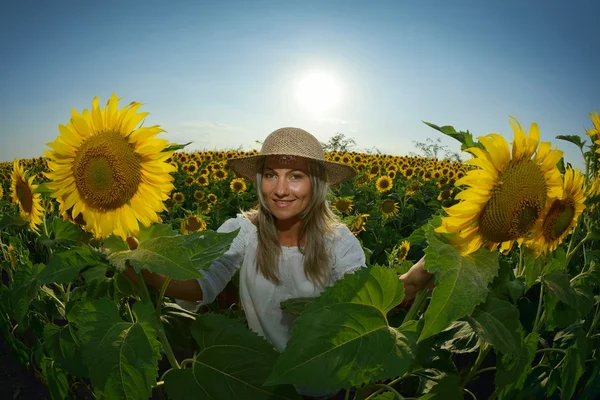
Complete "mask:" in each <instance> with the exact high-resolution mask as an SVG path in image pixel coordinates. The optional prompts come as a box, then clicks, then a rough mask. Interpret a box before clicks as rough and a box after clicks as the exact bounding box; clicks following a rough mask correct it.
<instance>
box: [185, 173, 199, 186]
mask: <svg viewBox="0 0 600 400" xmlns="http://www.w3.org/2000/svg"><path fill="white" fill-rule="evenodd" d="M194 182H196V179H195V178H194V177H193V176H189V175H188V176H186V177H185V180H184V181H183V184H184V185H185V186H192V185H193V184H194Z"/></svg>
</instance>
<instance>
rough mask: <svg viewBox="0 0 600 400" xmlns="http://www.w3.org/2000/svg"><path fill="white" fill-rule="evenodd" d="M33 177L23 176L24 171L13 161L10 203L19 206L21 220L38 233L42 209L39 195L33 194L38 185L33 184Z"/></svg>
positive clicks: (17, 162)
mask: <svg viewBox="0 0 600 400" xmlns="http://www.w3.org/2000/svg"><path fill="white" fill-rule="evenodd" d="M34 178H35V175H33V176H31V177H29V180H28V179H27V177H26V176H25V171H23V168H22V167H21V166H20V165H19V161H17V160H16V159H15V161H14V164H13V172H12V178H11V185H10V190H11V193H12V196H11V197H12V201H13V203H15V204H18V205H19V213H20V215H21V218H23V219H24V220H25V221H28V222H29V228H31V229H32V230H34V231H38V228H37V225H39V224H41V223H42V216H43V207H42V204H41V197H40V194H39V193H35V192H34V190H35V189H37V187H38V185H34V184H33V180H34Z"/></svg>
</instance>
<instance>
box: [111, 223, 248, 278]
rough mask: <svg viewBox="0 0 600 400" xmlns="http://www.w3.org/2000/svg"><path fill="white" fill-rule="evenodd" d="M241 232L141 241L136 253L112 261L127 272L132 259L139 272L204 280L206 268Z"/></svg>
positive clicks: (120, 253)
mask: <svg viewBox="0 0 600 400" xmlns="http://www.w3.org/2000/svg"><path fill="white" fill-rule="evenodd" d="M238 232H239V229H236V230H235V231H233V232H229V233H218V232H212V231H203V232H194V233H192V234H189V235H177V236H159V237H152V238H150V239H147V240H140V245H139V247H138V248H137V249H136V250H131V251H129V250H127V251H118V252H115V253H112V254H110V255H109V260H110V262H111V263H112V264H113V265H115V266H116V268H118V269H119V270H125V268H126V262H127V261H128V260H129V262H130V263H131V265H132V266H133V267H134V268H135V270H136V272H140V271H141V270H142V268H147V269H148V270H150V271H151V272H158V273H159V274H163V275H166V276H170V277H171V278H173V279H179V280H182V279H194V278H201V277H202V276H203V275H202V273H201V272H200V270H202V269H208V268H209V267H210V265H211V263H212V262H213V261H215V260H216V259H218V258H219V257H221V256H222V255H223V253H225V252H226V251H227V250H228V249H229V247H230V246H231V242H233V239H234V238H235V237H236V236H237V234H238Z"/></svg>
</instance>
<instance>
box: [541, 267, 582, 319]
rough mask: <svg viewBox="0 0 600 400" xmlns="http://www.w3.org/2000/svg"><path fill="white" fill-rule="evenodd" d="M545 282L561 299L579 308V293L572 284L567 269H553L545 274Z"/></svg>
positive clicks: (570, 305)
mask: <svg viewBox="0 0 600 400" xmlns="http://www.w3.org/2000/svg"><path fill="white" fill-rule="evenodd" d="M543 282H544V284H545V285H546V286H547V287H548V289H550V292H551V293H553V294H554V295H555V296H556V297H558V299H559V300H560V301H562V302H563V303H565V304H568V305H569V307H571V308H574V309H575V310H577V306H578V304H577V293H576V292H575V290H574V289H573V287H572V286H571V282H570V281H569V276H568V275H567V273H566V271H553V272H551V273H549V274H547V275H544V278H543Z"/></svg>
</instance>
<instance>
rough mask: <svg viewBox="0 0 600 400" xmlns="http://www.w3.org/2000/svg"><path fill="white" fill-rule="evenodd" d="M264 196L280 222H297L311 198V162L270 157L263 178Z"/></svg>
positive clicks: (291, 158)
mask: <svg viewBox="0 0 600 400" xmlns="http://www.w3.org/2000/svg"><path fill="white" fill-rule="evenodd" d="M261 190H262V193H263V196H264V199H265V201H266V202H267V205H268V207H269V210H270V211H271V213H272V214H273V215H274V216H275V218H277V220H278V221H279V222H283V221H285V222H295V221H296V220H300V214H301V213H302V212H303V211H304V210H305V209H306V207H308V205H309V204H310V200H311V197H312V192H311V182H310V177H309V175H308V162H307V160H306V159H305V158H302V157H287V156H286V157H281V156H268V157H267V159H266V161H265V166H264V168H263V175H262V187H261Z"/></svg>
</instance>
